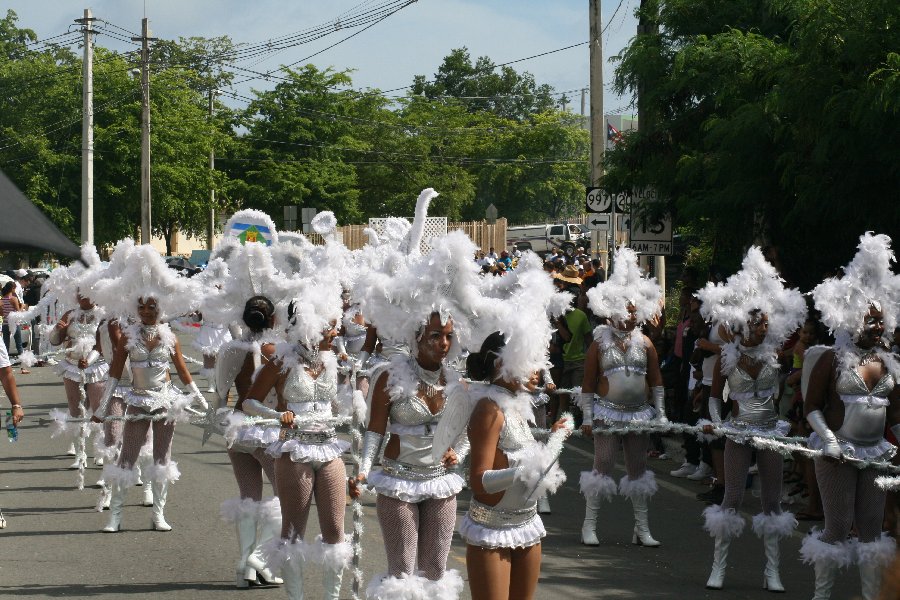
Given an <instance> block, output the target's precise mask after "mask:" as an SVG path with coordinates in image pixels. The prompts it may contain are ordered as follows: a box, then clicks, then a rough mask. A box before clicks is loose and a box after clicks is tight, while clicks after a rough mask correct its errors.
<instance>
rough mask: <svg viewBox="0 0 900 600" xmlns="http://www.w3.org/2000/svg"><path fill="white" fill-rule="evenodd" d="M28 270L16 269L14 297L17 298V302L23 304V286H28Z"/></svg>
mask: <svg viewBox="0 0 900 600" xmlns="http://www.w3.org/2000/svg"><path fill="white" fill-rule="evenodd" d="M28 282H29V279H28V271H26V270H25V269H18V270H17V271H16V298H18V299H19V304H21V305H23V306H24V305H25V288H27V287H28Z"/></svg>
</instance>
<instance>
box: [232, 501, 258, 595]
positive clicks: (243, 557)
mask: <svg viewBox="0 0 900 600" xmlns="http://www.w3.org/2000/svg"><path fill="white" fill-rule="evenodd" d="M235 524H236V526H237V537H238V549H239V550H240V553H241V554H240V558H239V559H238V563H237V567H235V570H234V571H235V575H234V585H235V587H239V588H246V587H250V582H253V583H256V570H254V569H253V568H252V567H248V566H247V559H248V558H249V557H250V553H251V552H253V548H254V547H255V546H256V515H255V514H243V515H240V516H238V518H237V521H236V522H235Z"/></svg>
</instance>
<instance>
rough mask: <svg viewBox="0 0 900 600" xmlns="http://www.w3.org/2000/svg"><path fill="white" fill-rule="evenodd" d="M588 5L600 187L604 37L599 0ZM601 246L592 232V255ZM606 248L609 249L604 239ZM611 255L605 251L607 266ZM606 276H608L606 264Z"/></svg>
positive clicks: (595, 177)
mask: <svg viewBox="0 0 900 600" xmlns="http://www.w3.org/2000/svg"><path fill="white" fill-rule="evenodd" d="M588 1H589V3H590V37H589V40H590V52H591V67H590V68H591V81H590V85H591V186H593V187H597V186H599V185H600V178H601V177H602V176H603V152H604V150H605V148H606V119H605V118H604V116H603V36H602V35H601V31H602V20H601V16H600V4H601V0H588ZM583 99H584V95H583V94H582V112H583V111H584V100H583ZM612 210H613V213H612V223H611V226H610V227H611V229H612V235H613V244H612V245H613V246H614V245H615V235H616V234H615V228H616V212H615V211H616V207H615V203H614V205H613V209H612ZM599 244H600V234H599V233H597V232H594V233H593V234H592V236H591V246H593V247H594V252H597V247H598V246H599ZM607 247H608V248H611V246H610V245H609V241H608V240H607ZM611 256H612V254H611V252H609V251H607V263H609V262H610V261H609V258H610V257H611ZM605 266H606V267H607V271H606V272H607V274H608V273H609V266H610V265H609V264H607V265H605Z"/></svg>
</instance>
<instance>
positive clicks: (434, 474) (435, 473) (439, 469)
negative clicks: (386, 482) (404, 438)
mask: <svg viewBox="0 0 900 600" xmlns="http://www.w3.org/2000/svg"><path fill="white" fill-rule="evenodd" d="M381 470H382V471H384V473H385V474H387V475H390V476H391V477H397V478H399V479H409V480H411V481H428V480H429V479H436V478H438V477H441V476H443V475H446V474H447V472H448V471H447V469H445V468H444V466H443V465H436V466H433V467H424V466H419V465H411V464H408V463H402V462H400V461H396V460H393V459H390V458H385V457H383V458H382V459H381Z"/></svg>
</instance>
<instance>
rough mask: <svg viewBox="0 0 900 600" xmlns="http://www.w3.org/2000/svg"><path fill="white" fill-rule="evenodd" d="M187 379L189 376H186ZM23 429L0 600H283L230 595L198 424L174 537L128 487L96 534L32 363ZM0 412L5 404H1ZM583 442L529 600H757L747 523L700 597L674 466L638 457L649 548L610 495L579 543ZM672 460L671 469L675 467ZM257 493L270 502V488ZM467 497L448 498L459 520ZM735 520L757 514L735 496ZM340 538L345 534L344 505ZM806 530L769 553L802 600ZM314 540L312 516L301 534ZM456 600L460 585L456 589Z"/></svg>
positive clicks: (371, 521) (694, 517)
mask: <svg viewBox="0 0 900 600" xmlns="http://www.w3.org/2000/svg"><path fill="white" fill-rule="evenodd" d="M194 370H196V367H194ZM17 381H18V384H19V390H20V393H21V396H22V402H23V404H24V405H25V407H26V417H25V421H24V423H23V424H22V426H21V427H20V434H19V441H18V442H17V443H15V444H10V443H6V442H2V441H0V444H3V451H2V452H0V506H2V507H3V513H4V515H5V516H6V519H7V521H8V526H7V528H6V529H2V530H0V597H18V598H28V599H32V598H33V599H38V598H59V597H66V598H104V599H112V598H143V597H144V596H145V595H150V594H152V595H153V597H154V598H160V599H166V600H176V599H178V600H204V599H213V598H216V599H219V598H222V597H223V596H222V594H227V597H230V598H248V597H252V598H253V599H254V600H265V599H269V598H271V599H275V598H283V597H284V593H283V592H282V591H281V590H280V589H278V588H254V589H250V590H236V589H234V587H233V583H232V574H233V570H234V562H235V559H236V557H237V541H236V535H235V532H234V530H233V528H232V527H231V526H228V525H225V524H223V523H222V522H221V521H220V520H219V516H218V515H219V504H220V503H221V502H222V501H223V500H225V499H227V498H231V497H234V496H236V495H237V486H236V485H235V482H234V478H233V475H232V471H231V465H230V463H229V462H228V458H227V455H226V454H225V452H224V445H223V442H222V440H221V438H213V439H212V440H210V442H209V443H207V444H206V446H205V447H201V445H200V438H201V433H202V431H201V429H199V428H198V427H194V426H191V425H179V426H178V427H177V429H176V435H175V442H174V446H173V456H174V459H175V460H177V461H178V464H179V467H180V469H181V472H182V477H181V480H180V481H178V482H177V483H175V484H174V485H173V486H172V488H171V489H170V492H169V503H168V506H167V508H166V518H167V519H168V521H169V523H170V524H172V526H173V527H174V530H173V531H171V532H168V533H163V532H155V531H151V530H150V509H149V508H144V507H141V506H138V501H139V499H140V491H139V489H135V490H134V492H133V493H131V494H130V495H129V497H128V501H127V504H126V507H125V511H124V520H123V525H124V528H125V531H123V532H121V533H118V534H107V533H101V532H100V531H99V530H100V528H101V527H103V525H104V524H105V523H106V520H107V514H108V513H104V514H100V513H97V512H95V511H94V510H93V506H94V504H95V502H96V500H97V496H98V490H97V488H96V487H95V486H94V485H93V484H94V482H95V481H96V479H97V477H98V476H99V474H100V469H99V468H98V467H93V466H91V468H90V469H89V470H88V471H87V473H86V478H85V481H86V487H85V489H84V490H82V491H79V490H77V489H75V472H74V471H70V470H68V469H67V468H66V467H67V465H69V464H70V463H71V462H72V457H70V456H65V455H64V452H65V448H66V446H67V444H66V443H65V442H63V441H61V440H59V439H56V440H51V439H50V429H49V428H48V427H41V426H39V424H38V418H39V417H46V415H47V413H48V412H49V410H50V409H51V408H63V407H64V406H65V398H64V394H63V388H62V384H61V383H60V381H59V379H58V378H57V377H56V376H55V375H54V374H53V372H52V370H51V369H50V368H34V369H32V374H31V375H17ZM2 403H3V404H2V406H3V412H4V413H5V410H6V408H8V401H7V400H6V399H5V398H4V399H3V400H2ZM591 456H592V453H591V447H590V446H589V444H588V442H586V441H585V440H582V439H573V440H571V441H570V442H569V443H567V449H566V451H565V452H564V453H563V456H562V458H561V464H562V466H563V468H564V469H565V471H566V473H567V474H568V481H567V482H566V483H565V485H564V487H563V488H562V489H561V490H560V491H559V492H558V493H557V494H556V495H555V496H554V497H553V498H552V499H551V504H552V508H553V513H552V514H551V515H545V516H544V524H545V526H546V528H547V532H548V535H547V538H546V539H545V541H544V545H543V565H542V569H541V579H540V584H539V587H538V593H537V596H536V597H537V598H540V599H554V600H558V599H560V598H623V599H626V598H656V599H673V600H674V599H683V598H691V599H701V598H713V599H723V600H725V599H738V598H740V599H755V598H769V597H771V595H770V593H768V592H765V591H763V590H762V573H763V566H764V562H765V559H764V556H763V550H762V543H761V542H760V540H759V539H757V538H756V536H755V535H753V534H752V532H751V529H750V527H749V524H748V527H747V529H746V530H745V533H744V535H743V537H741V538H740V539H738V540H737V541H736V542H734V543H733V544H732V551H731V555H730V557H729V559H730V560H729V569H728V574H727V577H726V581H725V589H724V590H721V591H709V590H706V589H705V588H704V583H705V582H706V578H707V576H708V574H709V567H710V564H711V560H712V549H713V542H712V539H711V538H710V537H709V536H708V535H707V534H706V533H705V532H704V531H703V530H702V528H701V524H702V519H701V514H700V513H701V511H702V509H703V508H704V505H703V504H702V503H700V502H698V501H697V500H696V499H695V498H694V495H695V494H696V493H697V492H699V491H702V490H703V489H704V488H703V487H702V486H701V485H700V484H697V483H694V482H690V481H687V480H684V479H675V478H672V477H670V476H669V475H668V471H670V470H672V469H674V468H675V467H676V466H677V464H676V462H675V461H672V460H651V461H650V462H651V467H652V468H653V469H654V470H655V471H656V472H657V477H658V482H659V486H660V491H659V493H658V494H657V495H656V496H655V497H654V498H653V500H652V502H651V505H650V507H651V511H650V524H651V531H652V532H653V535H654V536H655V537H656V538H657V539H658V540H660V541H661V542H662V544H663V545H662V547H660V548H655V549H650V548H642V547H637V546H632V545H631V543H630V542H631V529H632V524H633V521H632V515H631V510H630V505H629V504H628V503H627V502H626V501H625V500H623V499H617V500H616V501H614V502H613V503H611V504H608V505H606V506H607V507H608V508H607V510H606V511H605V512H604V514H603V516H602V517H601V519H600V521H601V524H600V526H599V528H598V529H599V533H598V535H599V537H600V541H601V545H600V546H599V547H594V548H588V547H585V546H583V545H581V544H580V542H579V531H580V527H581V520H582V518H583V515H584V512H583V510H584V509H583V501H582V499H581V496H580V494H579V493H578V474H579V471H581V470H585V469H587V468H588V467H589V465H590V462H591ZM678 462H679V463H680V461H678ZM268 493H271V491H270V490H269V491H268ZM467 503H468V495H467V493H466V492H464V493H463V494H462V495H461V496H460V498H459V515H460V516H461V515H462V514H464V512H465V510H466V506H467ZM364 504H365V523H364V526H365V533H364V536H363V548H364V551H363V558H362V565H363V570H364V572H365V574H366V577H367V578H368V577H371V576H372V574H374V573H378V572H382V571H383V570H384V567H385V558H384V550H383V546H382V542H381V537H380V530H379V528H378V523H377V521H376V519H375V511H374V501H373V499H371V498H367V499H365V502H364ZM743 508H744V511H743V512H744V515H745V517H747V518H749V517H750V516H751V515H753V514H755V513H756V512H758V510H759V503H758V500H757V499H756V498H754V497H753V494H752V493H750V491H749V490H748V494H747V497H746V499H745V505H744V507H743ZM347 514H348V517H347V530H348V531H349V530H350V522H349V514H350V513H349V510H348V513H347ZM807 529H808V524H806V523H801V529H800V530H799V531H798V532H796V533H795V534H794V536H793V537H792V538H790V539H788V540H787V541H785V542H783V544H782V557H783V558H782V567H781V575H782V580H783V582H784V584H785V587H786V588H787V590H788V593H787V594H786V595H785V596H782V597H785V598H809V597H811V596H812V590H813V571H812V568H811V567H810V566H807V565H804V564H802V563H801V562H800V559H799V546H800V541H801V539H802V536H803V535H805V533H806V531H807ZM317 533H318V524H317V523H316V520H315V514H314V512H313V515H311V523H310V526H309V531H308V533H307V535H308V536H310V538H311V537H312V536H315V535H316V534H317ZM449 567H451V568H456V569H459V570H460V571H461V572H462V574H463V577H464V578H465V577H466V575H465V546H464V544H463V543H462V541H461V540H460V539H459V537H458V536H456V537H455V539H454V541H453V548H452V551H451V554H450V559H449ZM319 579H320V576H319V574H317V573H314V572H313V573H311V574H310V576H309V577H307V581H308V583H307V587H306V590H307V597H308V598H317V597H320V595H321V586H320V585H319ZM858 590H859V577H858V574H857V572H856V569H855V568H851V569H850V570H849V571H847V572H845V573H844V574H843V575H841V577H840V579H839V581H838V584H837V586H836V587H835V591H834V595H833V598H835V599H847V598H853V597H855V596H857V595H858ZM341 597H342V598H350V577H349V576H348V575H346V574H345V577H344V585H343V590H342V595H341ZM463 597H464V598H469V592H468V589H466V590H465V592H464V594H463Z"/></svg>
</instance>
